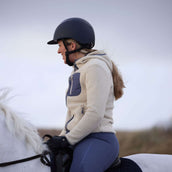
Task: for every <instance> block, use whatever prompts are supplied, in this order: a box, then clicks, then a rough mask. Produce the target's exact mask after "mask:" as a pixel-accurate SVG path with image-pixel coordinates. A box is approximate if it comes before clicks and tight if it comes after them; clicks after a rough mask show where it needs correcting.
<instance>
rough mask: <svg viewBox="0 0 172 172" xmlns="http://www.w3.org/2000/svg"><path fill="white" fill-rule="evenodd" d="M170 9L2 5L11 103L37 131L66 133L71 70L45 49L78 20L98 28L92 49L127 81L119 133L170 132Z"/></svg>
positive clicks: (159, 0) (5, 83) (79, 1)
mask: <svg viewBox="0 0 172 172" xmlns="http://www.w3.org/2000/svg"><path fill="white" fill-rule="evenodd" d="M171 9H172V1H171V0H144V1H143V0H120V1H119V0H87V1H84V0H73V1H71V0H63V1H60V0H49V1H47V0H36V1H35V0H29V1H28V0H1V1H0V26H1V27H0V88H6V87H8V88H11V90H12V91H11V93H10V95H11V96H12V97H13V96H14V97H13V99H12V100H11V101H10V102H9V104H10V105H11V106H12V107H13V108H14V109H15V110H17V111H19V112H21V113H22V115H23V116H24V117H25V118H26V119H27V120H29V121H30V122H31V123H32V124H34V125H35V126H36V127H38V128H62V127H63V125H64V122H65V116H66V106H65V92H66V89H67V85H68V76H69V75H70V73H71V71H72V68H71V67H69V66H67V65H65V64H64V63H63V60H62V57H61V56H60V55H58V54H57V49H58V47H57V46H56V45H54V46H49V45H47V44H46V43H47V42H48V41H49V40H51V39H52V38H53V34H54V31H55V28H56V27H57V25H58V24H59V23H60V22H62V21H63V20H64V19H66V18H70V17H81V18H84V19H86V20H88V21H89V22H90V23H91V24H92V26H93V27H94V29H95V33H96V46H95V48H96V49H103V50H105V51H106V53H107V54H108V55H109V56H110V57H111V59H112V60H113V61H114V62H115V63H116V65H117V66H118V68H119V70H120V71H121V74H122V76H123V78H124V81H125V85H126V88H125V90H124V96H123V97H122V98H121V99H120V100H118V101H116V102H114V107H115V108H114V128H115V129H116V130H120V131H124V130H125V131H130V130H148V129H150V128H152V127H155V126H161V127H162V128H165V129H168V128H170V127H172V91H171V89H172V10H171ZM126 135H127V134H126ZM150 144H151V143H150Z"/></svg>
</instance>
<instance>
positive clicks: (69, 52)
mask: <svg viewBox="0 0 172 172" xmlns="http://www.w3.org/2000/svg"><path fill="white" fill-rule="evenodd" d="M62 41H63V44H64V46H65V48H66V52H65V55H66V63H67V64H68V65H69V66H73V62H71V61H70V59H69V55H70V54H72V53H75V52H78V51H80V50H81V49H83V47H82V46H81V47H80V48H78V49H76V50H73V51H69V50H68V48H67V44H66V41H65V40H64V39H63V40H62Z"/></svg>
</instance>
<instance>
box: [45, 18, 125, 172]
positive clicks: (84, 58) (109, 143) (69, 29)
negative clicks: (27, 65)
mask: <svg viewBox="0 0 172 172" xmlns="http://www.w3.org/2000/svg"><path fill="white" fill-rule="evenodd" d="M48 44H58V46H59V47H58V53H59V54H61V55H62V57H63V60H64V63H65V64H67V65H69V66H72V67H73V71H72V73H71V75H70V77H69V86H68V90H67V93H66V106H67V110H68V111H67V116H66V123H65V126H64V128H63V130H62V132H61V134H60V135H59V136H55V137H53V141H52V140H51V141H50V142H48V146H49V148H50V150H52V152H56V151H57V150H59V149H65V148H67V147H68V146H69V145H72V146H74V151H73V160H72V164H71V168H70V172H88V171H89V172H95V171H98V172H104V171H105V170H106V169H107V168H108V167H109V166H110V165H111V164H112V163H113V161H114V160H115V159H116V158H117V156H118V154H119V143H118V140H117V137H116V135H115V131H114V128H113V125H112V124H113V107H114V105H113V104H114V100H115V99H116V100H117V99H119V98H120V97H121V96H122V95H123V88H124V83H123V80H122V77H121V75H120V74H119V72H118V69H117V67H116V66H115V65H114V63H113V62H112V60H111V59H110V58H109V57H108V56H107V54H106V53H105V52H104V51H100V50H94V49H92V48H93V47H94V45H95V34H94V30H93V27H92V26H91V25H90V23H88V22H87V21H86V20H84V19H81V18H69V19H66V20H64V21H63V22H62V23H61V24H60V25H58V27H57V28H56V30H55V33H54V38H53V40H51V41H49V42H48Z"/></svg>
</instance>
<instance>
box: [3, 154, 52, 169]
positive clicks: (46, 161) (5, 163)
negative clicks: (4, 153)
mask: <svg viewBox="0 0 172 172" xmlns="http://www.w3.org/2000/svg"><path fill="white" fill-rule="evenodd" d="M48 154H50V152H48V151H45V152H43V153H42V154H39V155H35V156H31V157H28V158H24V159H19V160H15V161H9V162H3V163H0V167H7V166H10V165H14V164H19V163H23V162H27V161H31V160H34V159H37V158H40V161H41V162H42V163H43V164H44V165H46V166H50V161H49V159H48V158H47V156H46V155H48Z"/></svg>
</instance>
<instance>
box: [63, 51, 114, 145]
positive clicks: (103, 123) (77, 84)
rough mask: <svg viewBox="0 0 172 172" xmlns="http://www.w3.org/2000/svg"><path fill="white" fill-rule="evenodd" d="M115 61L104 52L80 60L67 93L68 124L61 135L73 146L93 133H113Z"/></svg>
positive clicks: (94, 53) (75, 67)
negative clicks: (113, 73) (113, 69)
mask: <svg viewBox="0 0 172 172" xmlns="http://www.w3.org/2000/svg"><path fill="white" fill-rule="evenodd" d="M113 90H114V89H113V79H112V62H111V60H110V59H109V58H108V57H107V55H106V54H105V53H104V52H103V51H94V52H92V53H89V54H88V55H87V56H85V57H82V58H80V59H78V60H77V61H76V62H75V64H74V71H73V72H72V74H71V76H70V78H69V88H68V91H67V94H66V104H67V108H68V112H67V117H66V124H65V127H64V129H63V130H62V132H61V134H60V135H65V136H66V138H67V140H68V141H69V142H70V144H72V145H74V144H76V143H77V142H79V141H80V140H82V139H83V138H84V137H86V136H87V135H88V134H90V133H95V132H114V129H113V126H112V124H113V118H112V111H113V106H114V93H113Z"/></svg>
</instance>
